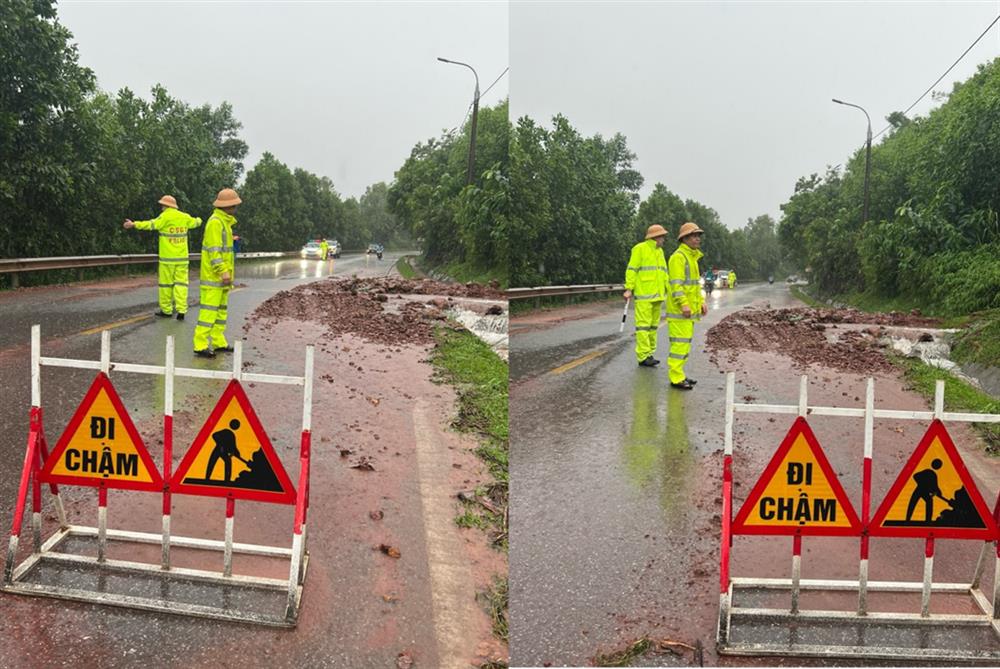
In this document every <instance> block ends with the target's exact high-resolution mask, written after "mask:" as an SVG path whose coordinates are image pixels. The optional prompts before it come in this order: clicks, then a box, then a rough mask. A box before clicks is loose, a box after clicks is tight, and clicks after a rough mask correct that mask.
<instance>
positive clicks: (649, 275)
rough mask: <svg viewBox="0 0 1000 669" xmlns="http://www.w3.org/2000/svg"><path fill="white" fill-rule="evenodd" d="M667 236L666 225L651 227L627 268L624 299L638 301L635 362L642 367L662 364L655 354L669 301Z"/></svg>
mask: <svg viewBox="0 0 1000 669" xmlns="http://www.w3.org/2000/svg"><path fill="white" fill-rule="evenodd" d="M667 234H668V233H667V230H666V229H665V228H664V227H663V226H662V225H651V226H649V228H648V229H647V230H646V239H645V241H642V242H639V243H638V244H636V245H635V246H633V247H632V255H631V256H630V257H629V261H628V267H626V268H625V292H624V293H623V296H624V297H625V299H626V300H628V299H630V298H632V299H633V300H634V301H635V358H636V360H637V361H638V362H639V365H640V366H642V367H654V366H656V365H658V364H660V361H659V360H656V359H655V358H654V357H653V354H654V353H656V331H657V328H659V327H660V312H661V311H662V309H663V300H664V298H665V297H666V278H667V261H666V259H665V258H664V257H663V242H664V241H665V240H666V238H667Z"/></svg>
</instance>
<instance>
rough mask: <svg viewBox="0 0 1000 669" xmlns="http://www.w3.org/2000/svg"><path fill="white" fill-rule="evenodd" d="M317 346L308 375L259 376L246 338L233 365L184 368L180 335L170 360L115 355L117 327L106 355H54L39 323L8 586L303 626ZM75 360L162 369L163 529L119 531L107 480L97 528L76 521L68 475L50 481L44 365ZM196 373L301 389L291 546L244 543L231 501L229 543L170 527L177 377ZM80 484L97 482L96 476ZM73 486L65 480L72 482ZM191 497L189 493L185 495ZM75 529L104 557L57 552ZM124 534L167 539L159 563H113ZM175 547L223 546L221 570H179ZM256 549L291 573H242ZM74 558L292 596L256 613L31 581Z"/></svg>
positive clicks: (308, 358)
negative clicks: (52, 526) (53, 517)
mask: <svg viewBox="0 0 1000 669" xmlns="http://www.w3.org/2000/svg"><path fill="white" fill-rule="evenodd" d="M313 359H314V347H313V346H311V345H310V346H306V348H305V365H304V367H305V370H304V373H303V375H302V376H281V375H274V374H259V373H249V372H244V371H243V349H242V342H239V341H237V342H235V344H234V352H233V358H232V362H233V366H232V370H231V371H226V370H208V369H194V368H180V367H176V366H175V361H174V338H173V337H172V336H168V337H167V338H166V359H165V364H163V365H145V364H136V363H117V362H116V363H112V362H111V333H110V331H108V330H105V331H103V332H102V333H101V357H100V360H99V361H94V360H73V359H66V358H51V357H44V356H42V355H41V328H40V326H38V325H35V326H33V327H32V329H31V409H30V412H29V429H28V441H27V447H26V449H25V458H24V465H23V467H22V470H21V478H20V484H19V486H18V494H17V500H16V503H15V511H14V520H13V523H12V528H11V535H10V541H9V545H8V550H7V556H6V560H5V563H4V574H3V580H2V582H0V590H3V591H6V592H12V593H17V594H25V595H35V596H46V597H55V598H61V599H73V600H76V601H88V602H95V603H99V604H108V605H112V606H122V607H127V608H139V609H146V610H154V611H165V612H169V613H178V614H183V615H191V616H198V617H204V618H215V619H221V620H232V621H239V622H249V623H256V624H263V625H272V626H278V627H294V626H295V625H296V623H297V620H298V613H299V609H300V607H301V602H302V593H303V587H304V584H305V577H306V571H307V567H308V562H309V553H308V550H307V533H306V520H307V517H308V510H309V493H310V486H309V472H310V466H309V464H310V458H311V443H312V386H313ZM43 366H47V367H64V368H65V367H68V368H76V369H92V370H96V371H98V372H99V374H103V375H105V376H107V375H110V373H111V372H112V370H113V371H114V373H115V374H116V375H117V374H120V373H135V374H146V375H158V376H163V377H164V400H163V466H162V468H161V472H160V473H161V476H162V480H163V481H164V483H163V485H162V486H161V488H160V489H158V490H157V491H156V492H155V493H153V494H160V495H162V502H163V504H162V506H163V514H162V528H161V531H160V532H158V533H153V532H135V531H128V530H116V529H110V528H108V525H107V519H108V509H107V505H108V488H107V486H100V487H98V526H97V527H89V526H84V525H75V524H71V523H70V522H69V520H68V518H67V514H66V510H65V507H64V505H63V503H62V498H61V496H60V493H59V481H53V480H49V481H43V480H42V477H41V476H40V473H41V471H42V467H43V465H44V462H45V461H46V459H47V458H48V457H49V451H48V445H47V442H46V439H45V430H44V426H43V420H42V416H43V411H42V402H41V368H42V367H43ZM176 377H188V378H198V379H215V380H224V381H233V380H235V381H248V382H253V383H255V384H256V383H261V384H279V385H292V386H301V387H302V389H303V390H302V431H301V434H300V447H299V475H298V485H297V486H296V487H295V501H294V502H295V511H294V518H293V522H292V542H291V546H290V547H282V546H266V545H259V544H247V543H236V542H235V541H234V539H233V527H234V519H235V500H234V499H233V498H231V497H230V498H228V499H227V500H226V505H225V514H226V521H225V538H224V539H223V540H213V539H204V538H200V537H184V536H176V535H172V534H171V531H170V514H171V509H172V506H173V500H172V496H173V495H174V494H177V493H178V491H176V490H174V489H173V488H172V486H171V485H170V480H171V471H172V464H173V413H174V411H173V405H174V379H175V378H176ZM43 483H48V485H49V489H50V492H51V494H52V496H53V498H54V501H55V506H56V512H57V517H58V521H59V527H58V529H57V530H56V531H55V532H54V533H53V534H52V535H51V536H50V537H48V538H47V539H45V540H44V541H43V539H42V521H41V512H42V484H43ZM71 484H78V485H89V486H93V485H94V483H93V482H90V481H88V482H87V483H85V484H84V483H82V482H81V483H76V482H73V483H71ZM63 485H65V482H64V483H63ZM29 487H30V489H31V511H32V537H33V546H32V551H31V553H30V554H29V555H27V557H25V558H24V559H23V560H22V561H21V562H20V563H18V562H17V557H18V549H19V543H20V535H21V530H22V526H23V519H24V515H25V510H26V506H27V501H28V490H29ZM181 494H183V493H181ZM72 536H82V537H90V538H96V540H97V555H96V557H91V556H83V555H78V554H74V553H62V552H60V551H59V550H58V549H59V547H60V545H61V544H63V542H64V541H66V539H68V538H69V537H72ZM109 540H112V541H121V542H132V543H143V544H160V545H161V547H162V551H161V562H160V564H150V563H148V562H137V561H132V560H114V559H110V558H108V557H107V542H108V541H109ZM172 547H178V548H187V549H195V550H206V551H216V552H221V553H222V570H221V572H218V571H211V570H203V569H189V568H182V567H176V566H174V565H172V564H171V560H170V552H171V548H172ZM234 553H236V554H248V555H258V556H266V557H270V558H277V559H281V560H286V559H287V561H288V570H289V571H288V574H289V575H288V578H287V579H274V578H265V577H260V576H254V575H240V574H233V554H234ZM46 560H50V561H55V562H71V563H75V564H89V565H97V566H106V567H109V568H114V569H115V570H116V571H125V572H128V571H133V572H140V573H145V574H147V575H148V574H159V575H163V576H165V577H170V578H174V579H191V580H195V581H200V582H214V583H219V584H238V585H241V586H245V587H257V588H263V589H269V590H279V591H284V592H286V593H287V600H286V605H285V607H284V610H283V611H282V612H280V613H274V612H267V613H262V612H259V611H252V610H238V609H233V608H227V607H214V606H205V605H194V604H189V603H185V602H179V601H169V600H164V599H151V598H150V599H147V598H143V597H136V596H128V595H115V594H109V593H105V592H89V591H84V590H80V589H75V588H74V589H68V588H65V587H64V586H58V585H48V584H40V583H30V582H27V580H26V577H27V576H28V575H29V574H30V572H31V571H32V570H33V569H34V568H35V567H36V566H38V565H39V564H40V563H42V562H43V561H46Z"/></svg>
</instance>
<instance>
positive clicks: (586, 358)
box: [549, 350, 607, 374]
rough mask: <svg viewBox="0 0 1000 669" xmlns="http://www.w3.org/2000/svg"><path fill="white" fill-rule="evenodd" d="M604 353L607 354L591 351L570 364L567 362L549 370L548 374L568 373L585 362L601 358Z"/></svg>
mask: <svg viewBox="0 0 1000 669" xmlns="http://www.w3.org/2000/svg"><path fill="white" fill-rule="evenodd" d="M605 353H607V351H603V350H602V351H593V352H591V353H588V354H587V355H585V356H582V357H579V358H577V359H576V360H573V361H572V362H567V363H566V364H565V365H560V366H559V367H556V368H555V369H553V370H550V371H549V374H562V373H563V372H568V371H569V370H571V369H573V368H574V367H579V366H580V365H582V364H583V363H585V362H590V361H591V360H593V359H594V358H599V357H601V356H602V355H604V354H605Z"/></svg>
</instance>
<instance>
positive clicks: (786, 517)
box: [733, 417, 861, 536]
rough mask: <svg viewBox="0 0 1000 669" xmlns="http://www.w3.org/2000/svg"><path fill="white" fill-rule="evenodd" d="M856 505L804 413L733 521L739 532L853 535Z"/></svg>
mask: <svg viewBox="0 0 1000 669" xmlns="http://www.w3.org/2000/svg"><path fill="white" fill-rule="evenodd" d="M860 531H861V522H860V520H858V516H857V514H856V513H855V512H854V507H852V506H851V503H850V501H849V500H848V499H847V495H846V494H845V493H844V489H843V487H842V486H841V485H840V481H839V480H838V479H837V475H836V474H835V473H834V471H833V469H832V468H831V467H830V463H829V461H827V459H826V455H824V453H823V449H822V448H820V445H819V442H818V441H817V440H816V435H814V434H813V431H812V429H810V427H809V423H807V422H806V419H805V418H802V417H799V418H796V419H795V422H794V423H793V424H792V428H791V429H790V430H789V431H788V434H787V435H786V436H785V439H784V440H783V441H782V442H781V445H780V446H779V447H778V450H777V452H775V454H774V456H773V457H772V458H771V461H770V463H768V465H767V468H766V469H765V470H764V473H763V474H762V475H761V477H760V479H758V480H757V484H756V485H755V486H754V488H753V490H752V491H751V492H750V496H749V497H747V499H746V501H745V502H744V503H743V506H742V508H740V512H739V513H738V514H737V515H736V519H735V521H734V522H733V532H735V533H737V534H798V535H824V536H832V535H857V534H858V533H859V532H860Z"/></svg>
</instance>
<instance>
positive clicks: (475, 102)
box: [438, 56, 871, 184]
mask: <svg viewBox="0 0 1000 669" xmlns="http://www.w3.org/2000/svg"><path fill="white" fill-rule="evenodd" d="M438 60H440V61H441V62H442V63H450V64H452V65H461V66H463V67H467V68H469V69H470V70H472V74H474V75H475V77H476V95H475V97H474V98H473V99H472V129H471V132H470V133H469V135H470V136H469V168H468V171H467V173H466V175H465V183H466V184H471V183H472V179H473V176H474V172H475V166H476V121H477V120H478V119H479V75H478V74H477V73H476V69H475V68H474V67H472V66H471V65H469V64H468V63H462V62H459V61H457V60H448V59H447V58H441V57H440V56H439V57H438ZM870 134H871V132H870V131H869V135H870Z"/></svg>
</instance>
